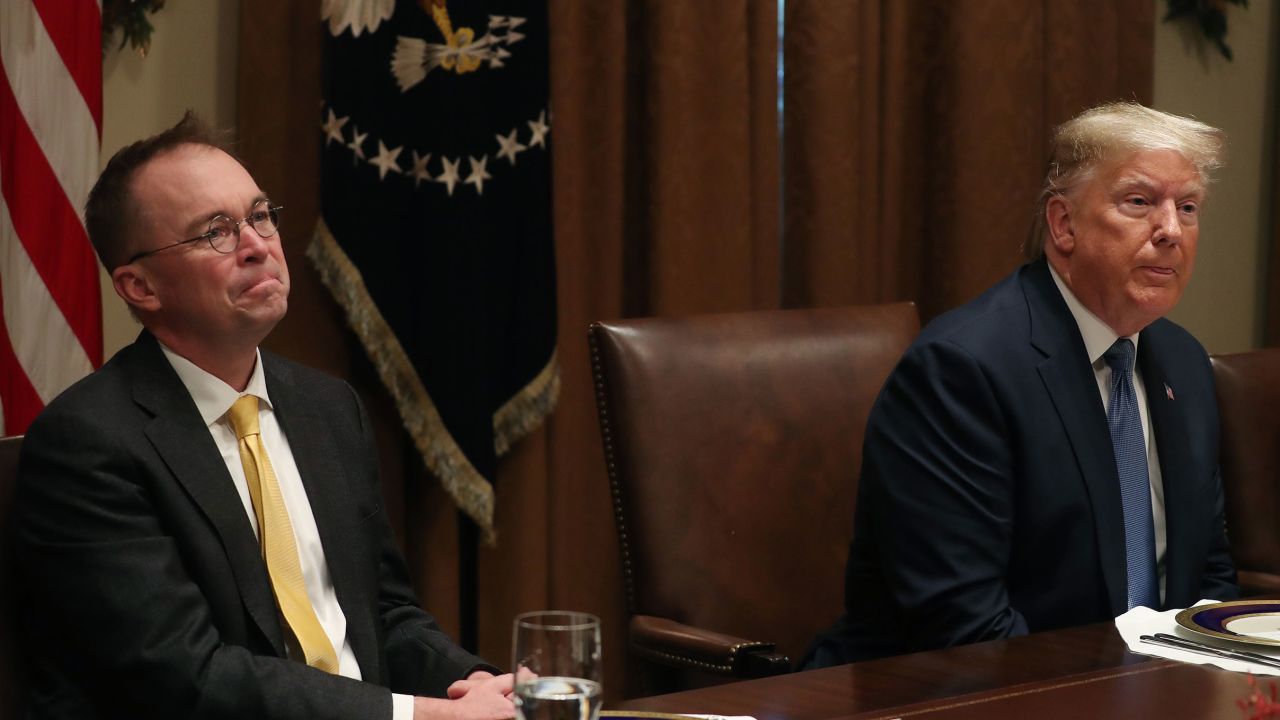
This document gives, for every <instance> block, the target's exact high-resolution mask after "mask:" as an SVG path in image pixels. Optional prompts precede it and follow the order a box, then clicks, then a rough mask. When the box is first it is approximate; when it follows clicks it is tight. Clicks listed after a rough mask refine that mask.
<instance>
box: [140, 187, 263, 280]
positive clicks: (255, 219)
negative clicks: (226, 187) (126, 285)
mask: <svg viewBox="0 0 1280 720" xmlns="http://www.w3.org/2000/svg"><path fill="white" fill-rule="evenodd" d="M283 209H284V206H283V205H272V204H271V201H270V200H259V201H258V202H257V203H256V204H255V205H254V206H253V212H251V213H249V216H248V217H246V218H244V219H243V220H239V221H236V220H232V219H231V218H229V217H227V216H225V215H218V216H216V217H214V218H213V219H212V220H210V221H209V230H208V232H205V233H204V234H203V235H197V236H195V237H193V238H190V239H187V240H183V241H181V242H176V243H173V244H172V245H165V246H164V247H159V248H156V249H155V250H144V251H142V252H140V253H138V254H136V255H134V256H133V257H131V258H129V259H128V261H126V262H125V264H126V265H128V264H129V263H131V262H133V261H135V260H138V259H140V258H144V257H146V256H148V255H155V254H156V253H158V252H162V251H164V250H168V249H169V248H175V247H178V246H179V245H187V244H190V243H193V242H200V241H201V240H207V241H208V242H209V247H211V248H213V249H214V250H215V251H217V252H219V253H222V254H223V255H225V254H227V253H230V252H235V249H236V248H237V247H239V246H240V226H241V225H243V224H245V223H248V225H249V227H251V228H253V231H254V232H256V233H258V237H261V238H263V239H266V238H269V237H271V236H272V235H275V234H276V231H277V230H279V229H280V211H281V210H283Z"/></svg>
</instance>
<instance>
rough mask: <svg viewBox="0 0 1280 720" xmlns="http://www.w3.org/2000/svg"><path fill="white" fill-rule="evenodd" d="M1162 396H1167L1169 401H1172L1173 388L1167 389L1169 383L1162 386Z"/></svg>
mask: <svg viewBox="0 0 1280 720" xmlns="http://www.w3.org/2000/svg"><path fill="white" fill-rule="evenodd" d="M1164 394H1165V395H1166V396H1168V398H1169V399H1170V400H1172V399H1173V388H1171V387H1169V383H1165V384H1164Z"/></svg>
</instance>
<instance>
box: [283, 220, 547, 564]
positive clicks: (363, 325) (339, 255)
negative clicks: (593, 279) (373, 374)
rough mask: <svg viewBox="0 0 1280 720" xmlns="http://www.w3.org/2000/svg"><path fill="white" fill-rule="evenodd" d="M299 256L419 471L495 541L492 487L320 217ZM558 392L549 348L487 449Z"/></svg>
mask: <svg viewBox="0 0 1280 720" xmlns="http://www.w3.org/2000/svg"><path fill="white" fill-rule="evenodd" d="M307 258H308V259H309V260H311V264H312V265H314V266H315V268H316V270H317V271H319V273H320V279H321V281H322V282H323V283H324V284H325V287H327V288H328V289H329V292H331V293H332V294H333V297H334V298H335V299H336V300H337V301H338V304H339V305H341V306H342V309H343V311H344V312H345V313H346V315H347V322H348V323H349V324H350V325H351V328H352V329H353V330H354V331H355V333H356V336H357V337H358V338H360V343H361V344H362V345H363V346H364V348H365V351H366V352H367V353H368V354H369V358H370V359H371V360H372V361H373V364H374V367H376V368H377V371H378V376H379V377H380V378H381V379H382V383H383V385H385V386H386V388H387V390H388V391H389V392H390V393H391V397H392V398H393V399H394V400H395V403H396V408H397V410H399V412H400V420H401V422H402V423H404V427H405V430H407V431H408V432H409V436H410V437H411V438H412V439H413V443H414V445H415V446H416V447H417V449H418V452H419V453H421V455H422V459H423V462H425V463H426V466H427V469H429V470H430V471H431V472H432V473H433V474H434V475H435V476H436V477H437V478H439V479H440V484H441V485H442V486H443V487H444V489H445V492H447V493H448V494H449V496H450V497H451V498H453V501H454V502H455V503H456V504H457V506H458V508H459V509H460V510H462V511H463V512H464V513H466V514H467V516H468V517H470V518H471V519H472V520H474V521H475V523H476V525H478V526H479V528H480V533H481V536H482V538H483V540H484V542H485V544H487V545H494V544H496V542H497V533H496V531H495V529H494V527H493V506H494V495H493V486H492V485H490V484H489V482H488V481H487V480H485V478H484V476H482V475H481V474H480V473H479V472H478V471H477V470H476V469H475V466H474V465H472V464H471V461H469V460H468V459H467V457H466V455H465V454H464V453H463V452H462V449H461V448H460V447H458V444H457V442H456V441H455V440H454V439H453V436H452V435H451V434H450V433H449V430H448V428H446V427H445V424H444V421H443V420H441V418H440V413H439V411H438V410H437V409H436V406H435V403H434V402H433V401H432V400H431V396H430V395H429V394H428V393H427V389H426V387H424V386H423V384H422V380H421V379H420V378H419V377H418V373H417V371H416V370H415V369H414V367H413V363H411V362H410V361H409V356H408V355H407V354H406V353H405V351H404V347H403V346H402V345H401V344H400V340H399V339H398V338H396V336H395V333H394V332H392V331H391V327H390V326H389V325H387V321H386V319H385V318H383V316H382V313H381V312H380V311H379V310H378V308H377V306H376V305H375V304H374V303H373V299H372V298H370V297H369V291H368V289H367V288H366V287H365V284H364V278H363V277H361V275H360V271H359V270H357V269H356V267H355V265H353V264H352V263H351V260H350V259H349V258H348V257H347V254H346V253H345V252H344V251H343V250H342V248H341V247H340V246H339V245H338V242H337V240H335V239H334V237H333V234H332V233H331V232H330V231H329V227H328V226H327V225H326V224H325V222H324V220H323V219H320V220H319V221H317V223H316V231H315V234H314V237H313V238H312V241H311V247H309V248H307ZM559 395H560V364H559V359H558V355H557V353H556V352H555V351H552V353H551V358H550V359H549V360H548V361H547V364H546V366H545V367H543V369H542V370H541V371H540V372H539V373H538V374H537V376H535V377H534V378H533V380H532V381H530V382H529V384H528V385H526V386H525V387H523V388H521V390H520V391H519V392H518V393H516V395H515V396H514V397H512V398H511V399H510V400H508V401H507V402H506V403H504V404H503V405H502V407H501V408H499V409H498V411H497V412H496V413H494V416H493V428H494V449H495V452H497V454H498V455H503V454H505V453H506V452H507V450H509V449H510V447H511V445H513V444H514V443H515V442H517V441H518V440H520V439H521V438H523V437H524V436H526V435H528V434H529V433H530V432H532V431H533V430H534V429H535V428H537V427H538V425H539V424H541V422H542V421H543V420H544V419H545V418H546V416H547V415H548V414H549V413H550V412H551V411H552V410H553V409H554V408H555V405H556V401H557V400H558V398H559Z"/></svg>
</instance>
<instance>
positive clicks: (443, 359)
mask: <svg viewBox="0 0 1280 720" xmlns="http://www.w3.org/2000/svg"><path fill="white" fill-rule="evenodd" d="M321 12H322V20H323V21H324V22H326V23H327V24H326V29H327V33H326V46H327V47H326V54H325V62H326V68H325V92H324V104H323V107H322V108H321V132H322V134H323V142H324V157H323V164H322V168H323V179H322V199H321V203H322V204H321V217H322V221H321V223H320V225H319V227H318V229H317V232H316V237H315V239H314V241H313V242H312V244H311V247H310V249H309V250H308V252H307V255H308V257H309V258H310V259H311V260H312V262H313V263H314V264H315V266H316V268H318V269H319V271H320V274H321V277H322V278H323V280H324V283H325V284H326V286H327V287H328V288H329V289H330V291H332V293H333V295H334V297H336V298H337V300H338V302H339V304H340V305H342V307H343V309H344V310H345V311H346V314H347V318H348V321H349V322H350V324H351V326H352V328H354V329H355V332H356V334H357V335H358V336H359V338H360V340H361V342H362V343H363V344H364V347H365V349H366V350H367V351H368V353H369V356H370V358H372V360H373V362H374V365H375V366H376V367H377V369H378V373H379V375H380V376H381V378H382V381H383V382H384V383H385V384H386V386H387V389H388V390H389V391H390V393H391V395H392V396H393V397H394V398H395V401H396V404H397V406H398V408H399V411H400V415H401V418H402V419H403V421H404V426H405V428H406V429H407V430H408V432H409V435H410V436H411V437H412V438H413V441H414V443H415V445H416V446H417V448H418V450H419V451H421V453H422V457H423V460H424V461H425V463H426V465H427V467H428V468H429V469H430V470H431V472H432V473H433V474H434V475H435V476H437V477H438V478H439V479H440V481H441V483H442V484H443V485H444V487H445V489H446V490H447V491H448V493H449V494H450V495H451V496H452V497H453V498H454V499H455V500H456V501H457V503H458V506H459V507H460V508H461V509H462V510H463V511H464V512H465V513H466V514H467V515H469V516H470V517H471V518H472V519H473V520H474V521H475V522H476V524H477V525H478V526H479V527H480V529H481V532H482V533H483V534H484V535H485V536H486V537H487V538H489V539H492V537H493V533H492V528H493V497H494V496H493V489H492V480H493V477H494V472H495V468H496V462H497V457H498V456H499V455H501V454H502V453H503V452H505V451H506V449H507V448H508V447H509V446H510V445H511V444H512V443H514V442H515V441H516V440H518V439H519V438H521V437H523V436H524V435H526V434H527V433H529V432H530V431H532V430H533V429H535V428H536V427H537V426H538V425H539V424H540V423H541V422H542V420H543V418H544V417H545V416H546V414H547V413H548V412H550V410H551V409H552V407H553V406H554V404H555V401H556V397H557V395H558V392H559V373H558V364H557V360H556V349H555V336H556V313H555V261H554V254H553V245H552V236H551V185H550V179H551V154H550V149H549V143H550V135H549V134H548V133H549V128H550V123H551V114H550V109H549V107H548V104H547V97H548V79H547V68H548V44H547V10H546V4H545V3H544V2H538V1H534V2H519V1H518V0H507V1H503V0H471V1H463V0H453V2H449V1H448V0H418V1H417V2H415V1H414V0H400V1H399V2H397V1H395V0H324V2H323V6H322V11H321Z"/></svg>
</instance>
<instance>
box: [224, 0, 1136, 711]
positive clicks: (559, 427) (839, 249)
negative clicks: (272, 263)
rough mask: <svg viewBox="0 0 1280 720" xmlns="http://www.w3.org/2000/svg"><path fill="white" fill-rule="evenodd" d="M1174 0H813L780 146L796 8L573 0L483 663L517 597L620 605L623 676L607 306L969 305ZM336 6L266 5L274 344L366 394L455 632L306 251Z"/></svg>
mask: <svg viewBox="0 0 1280 720" xmlns="http://www.w3.org/2000/svg"><path fill="white" fill-rule="evenodd" d="M1153 2H1154V0H1035V1H1031V2H1028V1H1026V0H952V1H951V2H936V1H935V0H787V3H786V48H785V59H786V64H785V68H786V96H785V100H786V119H785V138H784V140H783V146H784V149H785V158H786V159H785V163H781V164H780V163H779V160H778V157H779V128H778V125H777V104H776V103H777V95H776V93H777V76H776V59H777V51H778V48H777V5H776V4H775V2H774V1H773V0H766V1H764V2H753V1H752V0H707V1H706V2H688V1H687V0H607V1H604V2H597V1H595V0H550V16H551V32H552V35H551V92H552V110H553V121H552V127H553V129H552V131H551V138H552V148H553V177H554V179H553V183H554V197H553V202H554V222H555V233H556V255H557V275H558V278H557V281H558V295H559V298H558V302H559V322H560V333H559V348H560V349H559V352H560V359H561V363H562V383H563V384H562V389H561V396H560V403H559V407H558V408H557V410H556V412H555V413H554V415H553V416H552V417H551V419H550V420H549V421H548V422H547V424H546V425H545V426H544V427H543V428H541V429H540V430H538V431H537V432H535V433H534V434H533V435H531V436H530V437H529V438H527V439H526V440H525V441H524V442H522V443H520V444H519V445H518V446H517V447H515V448H513V450H512V451H511V453H510V455H509V456H508V457H506V458H505V459H504V461H503V463H502V465H501V467H500V469H499V480H498V486H497V517H496V523H497V527H498V532H499V544H498V546H497V547H496V548H484V549H482V550H481V551H480V555H479V568H478V575H479V580H478V583H479V597H478V608H476V612H477V616H478V627H479V650H480V652H481V654H482V655H484V656H485V657H487V658H489V659H490V661H492V662H494V663H495V664H497V665H499V666H506V665H507V664H509V662H510V658H509V655H510V637H511V635H510V628H511V618H512V616H514V615H515V614H516V613H518V612H522V611H526V610H534V609H542V608H552V607H554V608H562V609H577V610H584V611H588V612H594V613H597V614H599V615H600V616H601V617H602V619H603V621H604V626H605V638H604V641H605V656H606V658H607V660H606V677H605V681H606V688H607V689H606V696H607V698H608V699H610V700H611V701H612V700H615V699H617V698H618V697H621V696H622V695H623V693H624V692H625V683H626V672H625V659H626V652H627V651H626V640H625V622H626V619H625V610H624V607H623V596H622V575H621V568H620V563H619V560H618V551H617V540H616V535H615V531H614V526H613V514H612V509H611V505H610V499H609V491H608V484H607V478H606V475H605V468H604V462H603V451H602V449H601V447H600V435H599V429H598V426H597V421H596V413H595V400H594V390H593V388H592V384H591V378H590V366H589V358H588V355H587V344H586V327H587V324H588V323H590V322H591V321H593V320H599V319H609V318H617V317H624V316H640V315H678V314H689V313H700V312H715V311H733V310H749V309H760V308H770V307H777V306H778V305H779V304H786V305H790V306H809V305H835V304H849V303H863V302H878V301H883V300H895V299H915V300H917V301H918V302H920V304H921V308H922V312H923V313H924V315H925V316H926V317H929V316H932V315H934V314H937V313H938V312H940V311H942V310H945V309H947V308H950V307H953V306H955V305H957V304H959V303H960V302H963V301H964V300H967V299H968V298H970V297H972V296H974V295H975V294H977V293H978V292H979V291H980V290H982V289H983V288H985V287H986V286H988V285H990V284H991V283H992V282H993V281H994V280H996V279H997V278H999V277H1000V276H1002V275H1003V274H1005V273H1006V272H1008V271H1009V269H1011V268H1012V267H1014V266H1015V265H1017V264H1018V262H1019V258H1020V255H1019V247H1020V244H1021V242H1022V239H1023V236H1024V234H1025V232H1026V228H1027V226H1028V224H1029V220H1030V217H1029V213H1030V212H1031V205H1032V201H1033V200H1034V197H1035V193H1036V189H1037V188H1038V185H1039V179H1040V176H1041V173H1042V172H1043V169H1044V168H1043V163H1044V156H1045V153H1046V150H1047V142H1046V138H1047V132H1048V130H1049V128H1050V127H1052V126H1053V125H1054V124H1055V123H1057V122H1060V121H1061V120H1063V119H1065V118H1067V117H1069V116H1070V115H1072V114H1074V113H1075V112H1077V111H1078V110H1080V109H1083V108H1084V107H1086V106H1088V105H1091V104H1094V103H1095V102H1097V101H1099V100H1102V99H1106V98H1117V97H1136V98H1137V99H1139V100H1142V101H1149V100H1150V95H1151V82H1152V76H1151V63H1152V50H1153V32H1154V29H1153V27H1152V18H1154V14H1155V11H1154V7H1153V5H1152V3H1153ZM318 17H319V9H318V3H317V2H316V1H315V0H284V1H282V2H279V3H265V4H262V3H251V2H243V3H242V12H241V38H242V40H241V43H240V66H239V78H240V91H239V113H238V130H239V137H240V139H241V140H240V142H241V145H240V147H241V151H242V154H243V156H244V157H245V159H246V161H247V162H248V164H249V167H250V169H251V171H252V172H253V173H254V175H255V177H256V178H257V179H258V182H259V184H260V185H261V186H262V187H263V188H264V189H265V190H267V191H268V192H270V193H272V197H273V198H276V197H279V198H280V199H281V201H282V202H283V204H284V205H286V206H287V207H288V210H287V211H286V212H287V213H288V215H287V218H286V222H287V224H286V225H285V226H284V230H283V232H284V234H285V235H286V236H287V238H288V242H287V243H286V255H287V256H288V259H289V261H290V268H291V270H292V271H293V276H294V290H293V296H292V298H291V308H290V313H289V316H288V317H287V318H286V319H285V321H284V322H283V323H282V324H281V326H280V327H279V328H278V329H277V331H276V332H275V333H274V334H273V335H272V337H271V338H269V340H268V343H267V344H268V345H270V346H271V347H273V348H274V349H276V350H277V351H279V352H282V353H284V354H287V355H290V356H292V357H295V358H298V359H300V360H302V361H303V362H307V363H309V364H311V365H314V366H317V367H320V368H322V369H325V370H328V371H330V372H333V373H335V374H338V375H341V376H344V377H348V378H350V379H351V381H352V382H353V384H355V385H356V387H357V389H359V390H360V391H361V393H362V395H363V396H364V397H365V399H366V402H367V403H368V405H369V409H370V412H371V414H372V415H373V417H374V422H375V424H376V425H377V427H378V429H379V431H380V436H379V437H380V444H381V447H380V449H381V452H382V457H381V460H382V463H383V470H384V475H385V483H386V487H385V490H386V494H387V499H388V508H389V509H390V511H391V513H392V518H393V522H394V523H395V524H396V526H397V529H398V531H400V532H401V539H402V541H403V542H404V544H405V547H406V556H407V558H408V560H409V563H410V569H411V571H412V572H413V573H414V574H415V577H416V579H417V587H418V590H419V593H420V595H421V597H422V599H423V601H424V604H425V605H426V606H427V607H428V609H430V610H431V612H433V613H434V614H435V615H436V616H437V617H438V618H439V619H440V620H441V622H442V624H443V626H444V627H445V628H446V629H447V630H449V631H450V632H453V633H456V632H457V630H458V622H459V613H460V611H461V608H459V603H458V586H459V580H458V577H459V570H460V568H459V564H458V549H459V548H458V541H457V525H456V523H457V518H456V513H454V512H453V511H452V509H451V506H450V505H449V503H448V500H447V498H446V497H445V496H444V494H443V492H442V491H440V489H439V487H438V485H437V484H436V483H435V482H434V481H432V480H431V479H429V478H427V477H425V475H424V473H423V471H422V470H421V463H420V462H419V461H418V460H417V459H416V457H415V456H414V455H413V453H412V450H411V447H410V445H409V443H408V442H407V440H406V439H405V437H404V433H403V432H402V431H401V430H400V429H399V426H398V422H397V420H396V416H395V412H394V409H393V407H392V405H391V402H390V400H389V399H388V398H387V396H386V393H385V392H383V391H382V390H381V388H380V387H379V386H378V385H377V381H376V379H375V378H374V376H373V373H372V371H371V370H370V369H369V367H368V363H367V361H365V360H364V358H363V356H362V354H361V351H360V350H359V349H358V348H357V346H356V345H355V344H354V339H353V338H352V336H351V334H350V333H349V331H347V330H346V329H345V328H344V326H343V324H342V319H341V313H340V312H339V311H338V309H337V307H336V305H335V304H334V303H333V302H332V301H331V300H330V299H329V297H328V296H327V295H326V294H325V292H324V291H323V289H322V288H321V287H320V285H319V282H318V280H317V279H316V278H315V276H314V273H313V272H312V271H311V268H310V266H309V264H308V263H307V262H306V260H305V258H304V256H303V252H304V251H305V246H306V243H307V242H308V238H309V234H310V229H311V227H312V225H313V224H314V221H315V217H316V208H317V204H318V187H317V183H318V166H319V147H320V145H319V143H320V134H319V132H318V123H319V115H318V111H317V108H319V106H320V105H319V97H320V72H321V62H320V57H319V52H320V46H321V38H322V36H321V25H320V23H319V21H318ZM262 27H271V28H273V29H274V32H275V33H276V36H275V39H274V41H273V42H262V41H261V28H262ZM264 93H265V95H266V96H267V97H271V98H272V99H271V101H270V102H264V101H263V97H264ZM784 166H785V167H784ZM780 173H782V177H781V179H780V175H779V174H780ZM783 187H785V192H784V191H783V190H782V188H783ZM780 197H784V198H785V212H782V213H780V208H779V198H780ZM780 231H785V234H784V237H785V245H784V244H783V243H782V242H781V241H780V237H779V235H780ZM784 247H785V250H784ZM852 471H853V469H851V472H852ZM805 581H806V582H815V583H817V582H839V581H840V579H839V578H808V579H806V580H805ZM798 589H800V590H802V588H798Z"/></svg>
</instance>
